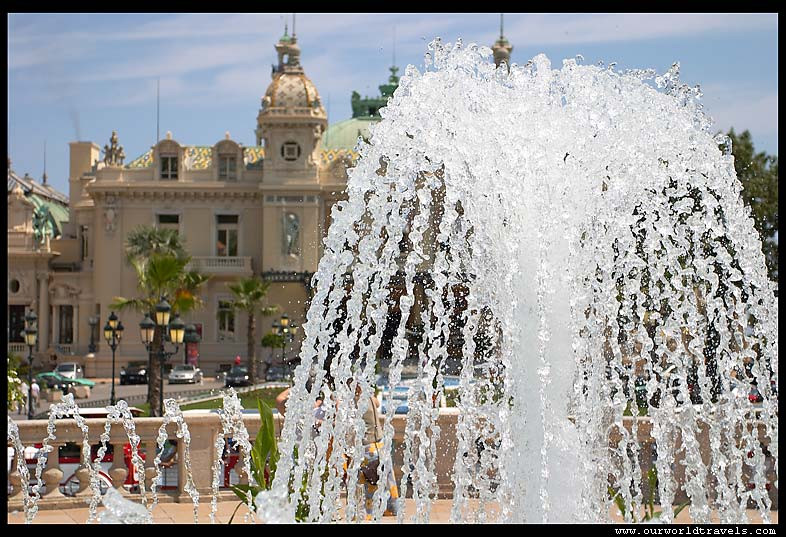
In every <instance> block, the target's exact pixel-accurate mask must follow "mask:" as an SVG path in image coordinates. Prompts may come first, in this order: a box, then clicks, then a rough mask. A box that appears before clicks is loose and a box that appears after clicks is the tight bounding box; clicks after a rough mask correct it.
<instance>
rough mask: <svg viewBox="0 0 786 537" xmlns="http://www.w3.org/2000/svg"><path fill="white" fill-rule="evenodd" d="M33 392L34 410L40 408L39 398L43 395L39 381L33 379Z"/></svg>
mask: <svg viewBox="0 0 786 537" xmlns="http://www.w3.org/2000/svg"><path fill="white" fill-rule="evenodd" d="M30 387H31V388H32V392H33V408H36V409H37V408H38V398H39V396H40V395H41V387H40V386H39V385H38V381H37V380H35V379H33V384H32V385H31V386H30Z"/></svg>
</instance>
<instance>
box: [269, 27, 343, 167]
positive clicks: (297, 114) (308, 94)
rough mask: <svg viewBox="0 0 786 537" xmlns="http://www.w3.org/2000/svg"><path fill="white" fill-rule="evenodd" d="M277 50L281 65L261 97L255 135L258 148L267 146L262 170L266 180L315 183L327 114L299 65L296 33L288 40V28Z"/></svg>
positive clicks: (315, 90)
mask: <svg viewBox="0 0 786 537" xmlns="http://www.w3.org/2000/svg"><path fill="white" fill-rule="evenodd" d="M275 49H276V54H277V55H278V65H274V66H273V72H272V78H273V81H272V82H271V83H270V85H269V86H268V88H267V91H265V95H264V97H262V107H261V108H260V110H259V115H258V116H257V129H256V131H255V132H256V139H257V145H264V146H265V160H264V162H263V165H262V166H263V170H265V175H266V176H267V177H284V176H287V177H290V178H292V179H294V180H296V181H297V180H308V179H313V180H315V179H316V176H317V172H318V165H319V155H318V151H319V143H320V140H321V139H322V133H324V132H325V129H326V128H327V114H326V113H325V108H324V107H323V106H322V101H321V99H320V98H319V93H317V89H316V87H315V86H314V84H313V83H312V82H311V80H310V79H309V78H308V77H307V76H306V74H305V72H304V71H303V67H302V66H301V65H300V47H299V46H298V44H297V37H296V36H295V33H294V31H293V32H292V35H291V36H289V35H287V29H286V27H285V28H284V35H283V36H282V37H281V38H280V39H279V40H278V43H276V45H275ZM285 181H286V180H285Z"/></svg>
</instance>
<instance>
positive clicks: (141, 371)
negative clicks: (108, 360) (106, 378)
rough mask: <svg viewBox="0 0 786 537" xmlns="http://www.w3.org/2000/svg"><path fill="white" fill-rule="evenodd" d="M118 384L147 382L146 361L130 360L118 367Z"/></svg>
mask: <svg viewBox="0 0 786 537" xmlns="http://www.w3.org/2000/svg"><path fill="white" fill-rule="evenodd" d="M120 384H147V362H132V363H130V364H128V366H126V367H124V368H122V369H120Z"/></svg>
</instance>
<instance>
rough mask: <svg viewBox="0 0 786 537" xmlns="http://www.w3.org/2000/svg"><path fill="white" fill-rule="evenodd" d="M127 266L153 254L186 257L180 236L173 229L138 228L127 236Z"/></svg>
mask: <svg viewBox="0 0 786 537" xmlns="http://www.w3.org/2000/svg"><path fill="white" fill-rule="evenodd" d="M125 250H126V256H128V262H129V264H133V261H134V260H144V259H149V258H150V256H152V255H153V254H156V253H157V254H167V255H172V256H174V257H186V256H187V254H186V249H185V247H184V245H183V241H182V240H181V238H180V234H179V233H178V232H177V231H176V230H174V229H159V228H157V227H153V226H139V227H137V228H136V229H134V230H133V231H132V232H131V233H129V234H128V237H127V238H126V244H125Z"/></svg>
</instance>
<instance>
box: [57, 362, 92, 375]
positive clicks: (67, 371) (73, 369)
mask: <svg viewBox="0 0 786 537" xmlns="http://www.w3.org/2000/svg"><path fill="white" fill-rule="evenodd" d="M55 371H56V372H57V373H59V374H60V376H63V377H65V378H68V379H83V378H85V373H84V371H82V366H81V365H79V364H78V363H76V362H64V363H62V364H60V365H58V366H57V368H55Z"/></svg>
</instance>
